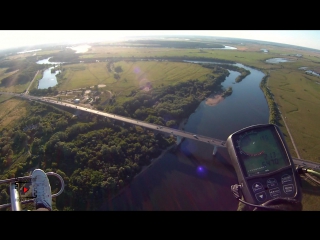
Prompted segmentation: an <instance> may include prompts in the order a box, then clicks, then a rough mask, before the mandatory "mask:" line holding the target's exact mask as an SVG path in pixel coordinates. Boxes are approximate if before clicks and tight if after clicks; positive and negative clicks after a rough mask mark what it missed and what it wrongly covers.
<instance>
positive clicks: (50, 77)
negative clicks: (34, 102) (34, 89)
mask: <svg viewBox="0 0 320 240" xmlns="http://www.w3.org/2000/svg"><path fill="white" fill-rule="evenodd" d="M52 68H54V67H50V68H48V69H46V70H45V71H44V72H43V77H42V78H41V79H40V80H39V85H38V89H46V88H49V87H54V86H55V85H57V83H58V82H57V78H56V75H57V74H58V73H59V72H60V71H55V72H54V73H51V69H52Z"/></svg>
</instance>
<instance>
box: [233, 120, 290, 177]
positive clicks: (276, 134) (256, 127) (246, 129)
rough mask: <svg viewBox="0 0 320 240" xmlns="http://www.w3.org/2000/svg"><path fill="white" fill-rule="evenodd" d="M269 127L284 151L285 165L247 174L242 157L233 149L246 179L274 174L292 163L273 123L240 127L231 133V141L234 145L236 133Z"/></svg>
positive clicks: (240, 133)
mask: <svg viewBox="0 0 320 240" xmlns="http://www.w3.org/2000/svg"><path fill="white" fill-rule="evenodd" d="M268 128H269V129H271V131H273V135H275V136H276V139H275V140H276V141H278V145H279V146H280V147H281V148H282V151H283V153H284V156H285V159H284V161H285V162H286V163H287V164H286V165H285V166H283V167H280V168H279V169H276V170H273V171H271V172H267V173H260V174H254V175H251V176H249V174H248V172H247V169H246V167H245V165H244V162H243V158H242V157H241V156H240V155H239V154H240V153H239V151H238V150H236V149H235V153H236V157H237V158H238V162H239V165H240V167H241V171H242V173H243V176H244V177H245V178H248V179H251V178H259V177H261V176H269V175H272V174H275V173H277V172H279V171H281V170H283V169H287V168H291V167H292V163H291V161H290V155H289V154H288V151H287V148H286V145H285V143H284V140H283V138H282V136H281V134H280V132H279V131H278V129H277V128H276V126H275V125H260V126H252V127H248V128H245V129H242V130H240V131H238V132H236V133H234V134H233V135H232V138H231V139H232V143H233V146H236V142H235V138H238V135H242V134H244V133H246V132H249V131H252V130H254V129H262V130H263V129H268Z"/></svg>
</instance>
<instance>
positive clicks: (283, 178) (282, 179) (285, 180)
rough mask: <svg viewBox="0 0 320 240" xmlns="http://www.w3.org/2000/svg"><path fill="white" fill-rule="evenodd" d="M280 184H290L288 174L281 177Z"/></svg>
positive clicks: (290, 180) (290, 179) (290, 178)
mask: <svg viewBox="0 0 320 240" xmlns="http://www.w3.org/2000/svg"><path fill="white" fill-rule="evenodd" d="M281 182H282V184H284V183H286V182H292V177H291V176H290V175H289V174H285V175H283V176H282V177H281Z"/></svg>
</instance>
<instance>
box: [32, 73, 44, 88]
mask: <svg viewBox="0 0 320 240" xmlns="http://www.w3.org/2000/svg"><path fill="white" fill-rule="evenodd" d="M43 72H44V71H39V73H38V74H37V77H36V78H35V79H34V81H33V83H32V85H31V86H30V89H29V91H30V90H32V89H35V88H38V86H39V81H40V79H42V78H43Z"/></svg>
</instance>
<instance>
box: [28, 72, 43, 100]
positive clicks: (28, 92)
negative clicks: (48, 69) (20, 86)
mask: <svg viewBox="0 0 320 240" xmlns="http://www.w3.org/2000/svg"><path fill="white" fill-rule="evenodd" d="M39 71H40V70H38V71H37V73H36V75H34V77H33V79H32V81H31V83H30V84H29V86H28V88H27V90H26V92H25V95H29V89H30V87H31V85H32V83H33V81H34V80H35V79H36V77H37V75H38V73H39Z"/></svg>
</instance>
